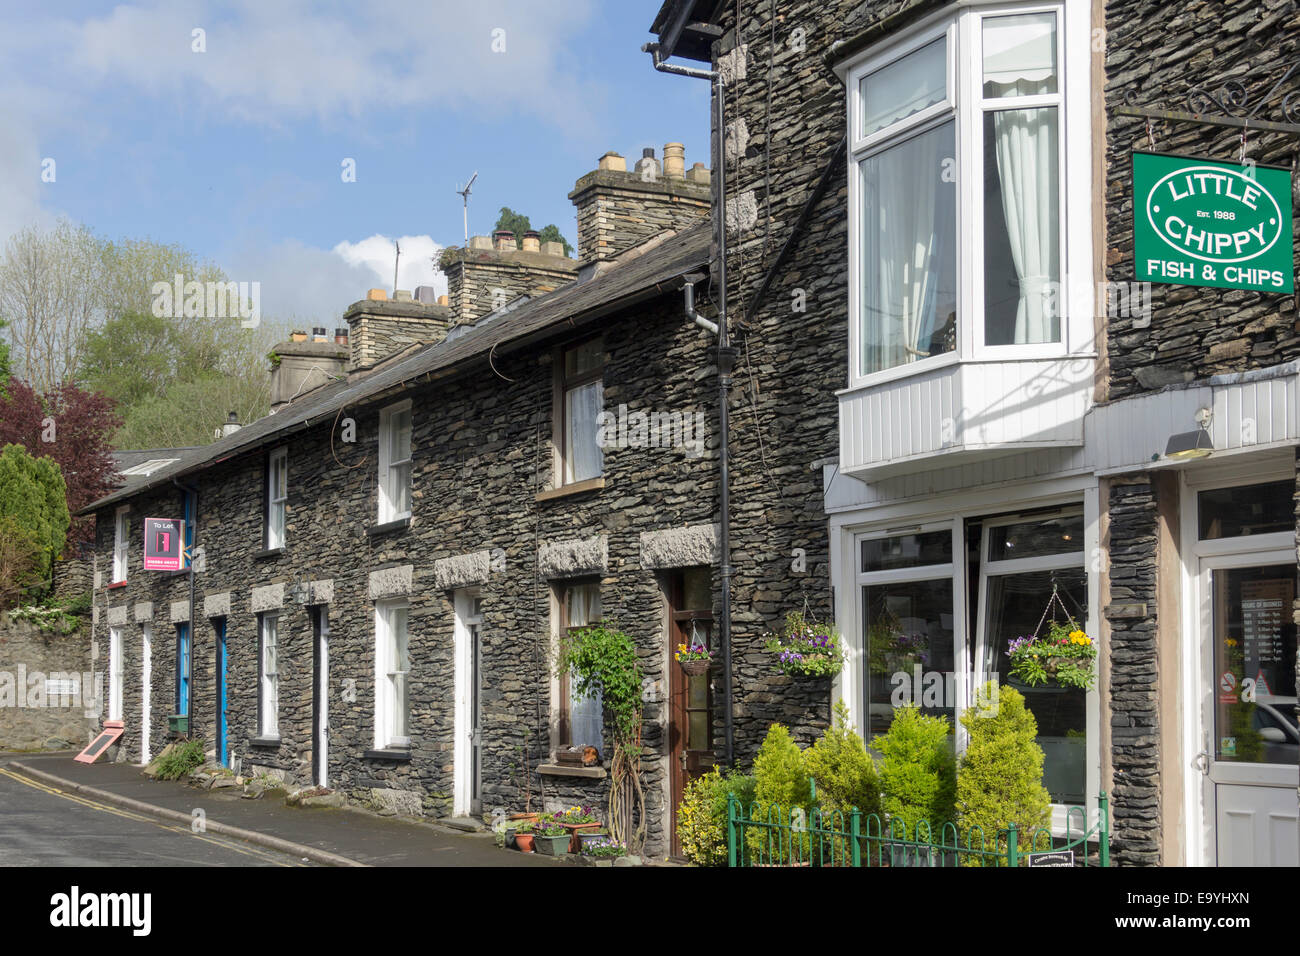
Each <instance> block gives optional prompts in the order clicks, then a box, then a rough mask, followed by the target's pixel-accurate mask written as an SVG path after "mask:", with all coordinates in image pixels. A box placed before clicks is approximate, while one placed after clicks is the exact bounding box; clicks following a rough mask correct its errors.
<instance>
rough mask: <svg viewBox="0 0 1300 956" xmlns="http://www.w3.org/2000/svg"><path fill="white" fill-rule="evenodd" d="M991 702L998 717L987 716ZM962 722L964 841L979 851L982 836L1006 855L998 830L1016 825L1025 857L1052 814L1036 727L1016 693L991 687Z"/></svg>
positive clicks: (959, 781)
mask: <svg viewBox="0 0 1300 956" xmlns="http://www.w3.org/2000/svg"><path fill="white" fill-rule="evenodd" d="M994 695H996V697H995V696H994ZM995 699H996V701H997V713H996V714H990V713H989V712H990V711H992V709H993V708H992V706H991V704H992V702H993V701H994V700H995ZM961 723H962V726H963V727H964V728H966V733H967V734H968V735H969V737H970V741H969V743H968V744H967V746H966V752H965V753H964V754H963V755H962V758H961V773H960V775H959V776H958V778H957V812H958V819H959V821H960V824H961V829H962V839H963V841H966V840H969V841H970V844H969V845H971V846H979V845H980V841H981V836H982V837H983V843H984V846H985V847H987V848H988V849H993V848H994V842H995V840H996V846H997V849H998V850H999V851H1005V849H1006V837H1005V835H1003V834H1001V831H1003V830H1005V829H1006V828H1007V827H1008V825H1009V824H1011V823H1015V824H1016V827H1017V829H1018V830H1019V831H1020V834H1021V836H1020V838H1019V845H1020V847H1021V850H1022V852H1028V851H1029V850H1030V849H1031V843H1030V841H1031V839H1032V835H1033V831H1034V829H1036V828H1037V827H1043V826H1047V824H1048V822H1049V820H1050V814H1051V808H1050V804H1051V798H1050V797H1049V796H1048V793H1047V790H1046V789H1044V787H1043V750H1042V748H1041V747H1039V746H1038V743H1037V741H1036V739H1035V738H1037V736H1038V722H1037V721H1036V720H1034V715H1033V714H1032V713H1031V712H1030V711H1029V709H1028V708H1026V707H1025V698H1024V697H1022V696H1021V695H1020V693H1019V692H1018V691H1017V690H1016V689H1015V688H1013V687H1003V688H1001V690H999V689H998V688H997V687H996V686H995V685H994V684H992V683H989V684H986V685H985V686H984V687H983V688H981V689H980V690H979V691H978V696H977V699H976V706H974V707H972V708H970V709H968V710H967V711H966V712H965V713H964V714H962V718H961ZM977 828H978V829H977ZM972 834H973V835H972Z"/></svg>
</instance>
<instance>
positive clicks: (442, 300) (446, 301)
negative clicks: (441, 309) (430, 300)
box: [438, 295, 451, 308]
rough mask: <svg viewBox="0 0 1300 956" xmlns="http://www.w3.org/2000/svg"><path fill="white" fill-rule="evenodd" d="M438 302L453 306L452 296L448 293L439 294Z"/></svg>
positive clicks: (442, 304)
mask: <svg viewBox="0 0 1300 956" xmlns="http://www.w3.org/2000/svg"><path fill="white" fill-rule="evenodd" d="M438 304H439V305H441V306H445V307H448V308H450V307H451V297H450V296H446V295H440V296H438Z"/></svg>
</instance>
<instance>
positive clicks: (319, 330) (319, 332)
mask: <svg viewBox="0 0 1300 956" xmlns="http://www.w3.org/2000/svg"><path fill="white" fill-rule="evenodd" d="M311 340H312V341H313V342H324V341H325V327H324V326H316V327H313V328H312V330H311ZM231 414H232V415H233V414H234V412H231Z"/></svg>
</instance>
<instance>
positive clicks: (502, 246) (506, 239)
mask: <svg viewBox="0 0 1300 956" xmlns="http://www.w3.org/2000/svg"><path fill="white" fill-rule="evenodd" d="M492 238H493V239H495V240H496V247H497V251H498V252H515V251H516V250H517V249H518V248H519V247H518V245H517V244H516V243H515V234H514V233H513V232H511V231H510V230H509V229H498V230H497V231H496V232H494V233H492Z"/></svg>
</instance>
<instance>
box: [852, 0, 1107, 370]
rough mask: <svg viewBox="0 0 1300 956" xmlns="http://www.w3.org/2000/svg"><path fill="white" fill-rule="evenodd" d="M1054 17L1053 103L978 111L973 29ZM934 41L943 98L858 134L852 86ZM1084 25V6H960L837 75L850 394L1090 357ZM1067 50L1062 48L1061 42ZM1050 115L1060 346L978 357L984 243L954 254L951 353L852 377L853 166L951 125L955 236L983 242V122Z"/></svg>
mask: <svg viewBox="0 0 1300 956" xmlns="http://www.w3.org/2000/svg"><path fill="white" fill-rule="evenodd" d="M1047 12H1054V13H1056V16H1057V20H1056V42H1057V77H1058V82H1057V92H1056V93H1054V94H1045V95H1039V96H1018V97H1005V98H1000V99H988V100H985V99H984V96H983V57H982V36H983V31H982V22H983V20H984V19H985V18H988V17H999V16H1011V15H1020V14H1032V13H1047ZM940 37H943V38H946V43H947V73H948V75H947V98H946V99H945V100H944V101H942V102H940V103H936V104H932V105H931V106H928V107H926V108H925V109H923V110H920V111H918V112H916V113H914V114H912V115H911V116H908V117H905V118H903V119H900V120H898V121H896V122H894V123H892V124H890V126H888V127H887V128H886V129H884V130H878V131H876V132H874V133H872V134H870V135H866V136H864V135H863V134H862V116H861V114H862V102H861V92H860V83H861V81H862V79H863V78H864V77H865V76H867V75H868V74H870V73H873V72H876V71H877V70H880V69H881V68H883V67H885V66H887V65H889V64H890V63H892V62H894V61H896V60H898V59H899V58H901V57H903V56H905V55H907V54H908V53H912V52H914V51H915V50H917V49H919V48H921V47H923V46H925V45H926V44H927V43H931V42H933V41H935V40H937V39H939V38H940ZM1090 38H1091V21H1090V12H1089V9H1088V4H1086V3H1071V2H1067V0H1059V2H1050V3H1044V2H1034V3H1014V2H1013V3H979V2H975V3H968V4H967V3H964V4H961V5H959V6H955V7H949V8H948V9H947V10H946V11H944V12H942V13H940V14H937V15H936V16H932V17H929V18H926V19H925V20H923V21H922V22H921V23H919V24H917V25H916V26H914V27H912V28H911V29H909V30H907V31H904V32H901V33H900V34H899V35H898V36H897V37H895V38H891V39H890V40H889V41H888V43H887V44H881V45H878V46H876V47H873V48H872V50H870V51H868V52H867V53H865V54H863V55H862V56H861V57H860V58H859V59H857V60H855V61H853V62H851V63H850V64H849V65H848V66H847V68H846V69H845V70H844V77H845V84H846V89H847V95H846V97H845V100H846V109H847V122H848V124H849V125H848V128H849V131H850V136H849V145H848V170H849V173H848V180H849V182H848V186H849V199H848V207H849V241H848V252H849V350H848V352H849V384H848V389H849V390H852V389H855V388H859V387H863V386H872V385H879V384H883V383H885V382H890V381H894V380H896V379H900V378H906V377H909V376H912V375H918V374H923V373H926V372H930V371H934V370H936V369H939V368H942V367H944V366H948V365H953V364H956V363H959V362H969V361H1017V360H1043V359H1052V358H1060V357H1064V356H1066V355H1081V354H1093V353H1094V349H1095V343H1094V338H1095V331H1094V328H1093V317H1092V316H1093V311H1094V310H1093V280H1092V276H1093V272H1094V268H1093V262H1092V237H1091V228H1092V226H1091V204H1092V201H1093V197H1092V178H1093V177H1092V151H1091V125H1090V124H1091V114H1092V107H1091V90H1090V70H1091V47H1090V42H1089V41H1090ZM1067 41H1068V42H1067ZM1041 106H1053V107H1055V108H1056V109H1057V110H1058V111H1059V112H1058V121H1057V129H1058V144H1057V146H1058V160H1059V168H1058V172H1057V177H1058V179H1057V182H1058V199H1059V202H1060V204H1061V209H1060V214H1059V227H1060V230H1061V237H1060V244H1059V250H1060V263H1059V265H1058V268H1059V270H1060V280H1061V282H1062V287H1063V292H1062V294H1061V295H1060V296H1059V299H1058V302H1059V305H1060V308H1061V309H1062V312H1063V314H1062V316H1061V334H1060V341H1059V342H1049V343H1034V344H1025V345H984V343H983V339H984V329H983V301H984V292H983V282H984V277H983V267H984V261H983V257H984V250H983V244H982V242H978V243H966V242H962V241H960V239H959V241H958V242H957V245H956V272H957V289H956V299H957V342H956V348H955V349H954V350H953V351H950V352H945V353H943V354H941V355H936V356H933V357H930V358H925V359H920V360H918V361H916V362H909V363H905V364H902V365H897V366H893V367H891V368H887V369H882V370H880V371H876V372H869V373H867V374H861V372H860V368H859V361H860V356H859V351H860V348H861V343H860V338H861V336H860V330H859V315H860V313H861V310H862V307H863V303H862V302H861V289H860V283H861V276H862V270H863V263H862V254H863V250H862V242H861V237H862V222H861V209H860V204H861V201H862V186H861V181H860V177H861V173H860V163H861V162H862V161H863V160H864V159H866V158H867V157H869V156H871V155H873V154H875V153H878V152H880V151H882V150H884V149H886V148H888V147H890V146H895V145H897V144H899V143H901V142H903V141H904V140H905V139H907V138H910V137H911V136H914V135H916V134H917V133H919V132H922V131H925V130H928V129H931V128H934V127H936V126H939V125H942V124H943V123H945V122H947V121H948V120H949V119H954V120H955V137H956V147H957V149H956V152H957V155H956V156H955V157H953V158H954V160H955V166H954V170H955V175H956V177H957V193H958V195H957V214H956V220H957V221H956V234H957V237H963V236H983V234H984V223H983V218H982V210H981V206H982V203H983V193H984V181H983V119H984V113H985V112H987V111H993V110H998V109H1032V108H1035V107H1041Z"/></svg>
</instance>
